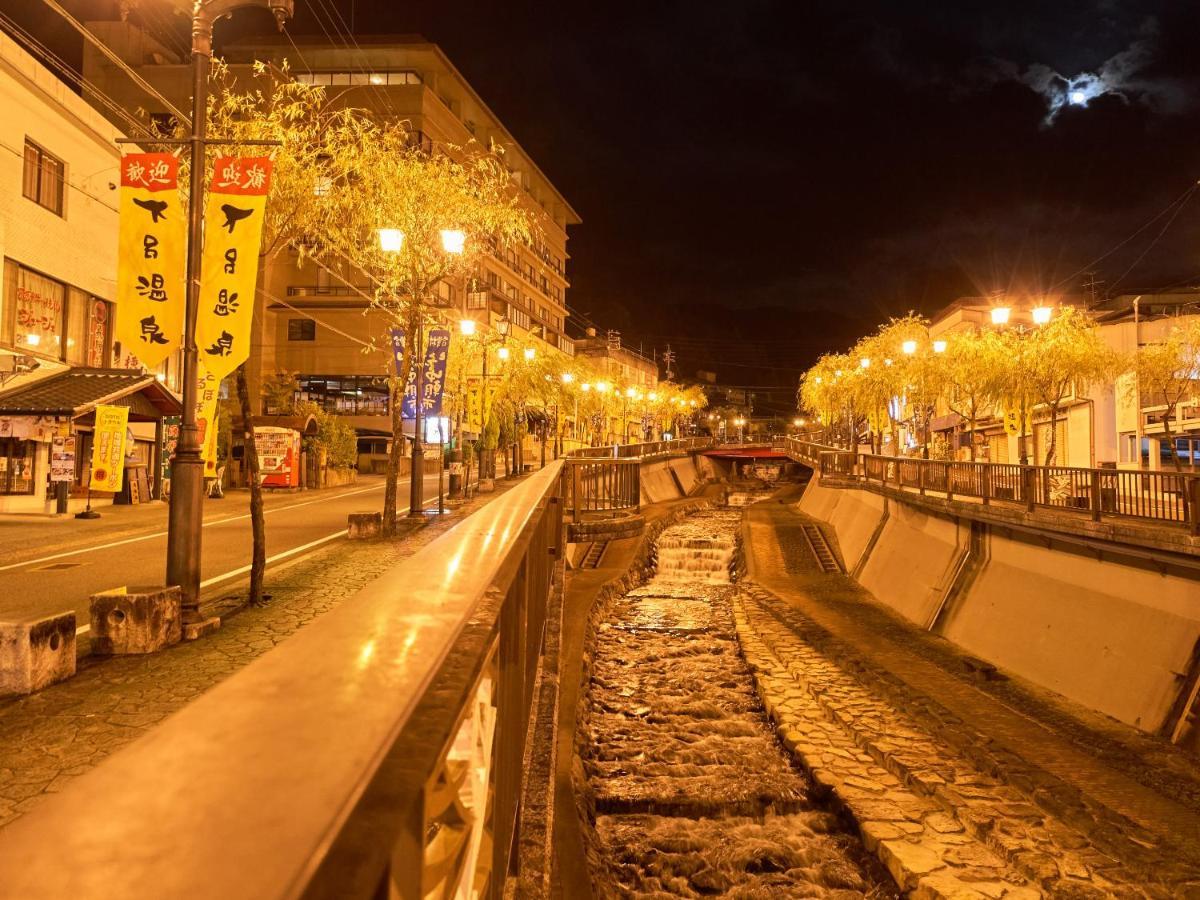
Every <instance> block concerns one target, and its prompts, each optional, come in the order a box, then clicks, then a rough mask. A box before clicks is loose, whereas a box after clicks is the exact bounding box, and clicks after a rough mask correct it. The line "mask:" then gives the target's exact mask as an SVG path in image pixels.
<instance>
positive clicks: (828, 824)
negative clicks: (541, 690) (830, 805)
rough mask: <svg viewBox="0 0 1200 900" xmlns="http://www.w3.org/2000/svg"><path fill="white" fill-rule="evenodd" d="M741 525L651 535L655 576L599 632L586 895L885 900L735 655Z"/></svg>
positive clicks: (700, 516) (711, 519) (702, 523)
mask: <svg viewBox="0 0 1200 900" xmlns="http://www.w3.org/2000/svg"><path fill="white" fill-rule="evenodd" d="M741 517H742V513H741V511H740V510H736V509H724V510H719V509H713V510H707V511H704V512H700V513H697V514H695V515H693V516H691V517H690V518H688V519H686V520H684V521H682V522H680V523H679V524H676V525H673V526H671V527H669V528H667V529H665V530H664V531H663V533H662V534H661V535H660V537H659V539H658V542H657V548H656V549H657V568H656V572H655V575H654V576H653V577H652V578H651V579H650V580H649V581H647V582H646V583H645V584H644V585H642V586H641V587H639V588H637V589H635V590H633V591H630V592H629V593H628V594H626V595H625V596H624V597H622V598H621V599H619V600H617V601H615V602H613V603H612V604H611V605H610V609H609V615H608V618H607V621H606V622H605V623H603V624H602V625H601V626H600V629H599V634H598V635H597V638H598V639H597V641H596V651H595V656H594V658H593V661H592V683H591V689H590V700H591V708H590V714H589V717H588V720H587V739H586V747H585V750H584V766H585V770H586V772H587V775H588V779H589V783H590V786H591V789H592V793H593V798H594V802H595V811H596V839H597V842H598V845H599V846H598V850H599V853H598V856H599V862H598V869H599V870H598V871H596V872H595V873H594V879H593V880H594V882H595V884H596V887H597V891H596V893H597V896H601V897H637V898H650V897H712V896H726V897H738V898H758V897H762V898H767V897H769V898H772V900H778V898H791V897H834V898H850V897H864V896H870V897H892V896H897V894H896V892H895V889H894V887H893V886H892V885H891V883H890V882H889V881H888V879H887V876H886V875H885V874H883V873H882V871H881V870H880V869H879V868H878V866H877V865H876V864H875V863H874V861H873V860H871V859H870V858H869V857H868V856H867V855H866V853H865V851H864V850H863V848H862V846H861V844H860V843H859V842H858V840H857V838H856V837H854V836H852V835H851V834H850V833H849V832H848V831H847V830H846V829H845V828H844V826H843V825H842V823H841V822H840V821H839V820H838V819H837V817H836V816H834V815H832V814H831V813H829V812H828V811H826V810H824V809H822V808H821V807H819V806H818V805H817V804H815V803H814V802H813V801H812V800H811V798H810V796H809V784H808V782H807V781H806V780H805V777H804V775H803V774H802V773H801V772H800V771H799V770H798V769H797V768H796V767H795V766H794V765H793V764H792V762H791V759H790V757H789V756H788V754H787V753H786V751H785V750H784V749H783V748H782V747H781V746H780V745H779V743H778V742H777V740H776V738H775V734H774V732H773V730H772V729H771V727H770V724H769V722H768V719H767V716H766V713H765V711H764V710H763V708H762V704H761V702H760V701H759V698H758V695H757V693H756V692H755V688H754V683H753V679H752V676H751V673H750V670H749V669H748V667H747V666H746V664H745V662H744V661H743V660H742V658H741V656H740V654H739V651H738V644H737V637H736V633H735V631H734V625H733V618H732V612H731V607H730V597H731V596H732V594H733V592H735V591H737V590H738V587H737V585H736V584H734V583H733V580H732V575H731V572H732V569H733V566H734V561H735V558H736V549H737V532H738V528H739V526H740V523H741Z"/></svg>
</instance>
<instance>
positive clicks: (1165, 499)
mask: <svg viewBox="0 0 1200 900" xmlns="http://www.w3.org/2000/svg"><path fill="white" fill-rule="evenodd" d="M787 450H788V453H789V455H790V456H792V458H793V459H797V460H799V461H800V462H803V463H805V464H807V465H810V466H812V467H813V468H814V469H816V470H818V471H819V472H821V474H822V475H831V476H834V477H838V478H849V479H853V480H856V481H861V482H864V483H871V484H879V485H888V486H890V487H893V488H896V489H898V490H901V491H914V492H916V493H918V494H926V495H928V494H932V495H935V496H940V497H944V498H945V499H946V500H956V499H965V500H977V501H979V502H980V503H982V504H984V505H989V504H992V503H996V502H999V503H1010V504H1019V505H1022V506H1024V507H1025V508H1026V509H1027V510H1029V511H1030V512H1032V511H1034V510H1035V509H1038V508H1043V509H1061V510H1072V511H1077V512H1080V513H1086V514H1090V516H1091V517H1092V519H1093V520H1095V521H1099V520H1100V518H1101V517H1102V516H1119V517H1125V518H1131V519H1147V520H1151V521H1155V522H1161V523H1167V524H1175V525H1186V526H1188V527H1190V528H1191V529H1192V532H1193V533H1194V534H1200V475H1195V474H1191V473H1186V472H1172V471H1165V470H1156V471H1147V470H1141V469H1089V468H1079V467H1075V466H1022V465H1017V464H1014V463H981V462H975V463H972V462H950V461H946V460H936V459H921V458H918V457H908V456H877V455H874V454H869V453H862V454H859V453H853V452H851V451H848V450H833V449H827V448H822V447H821V445H819V444H812V443H809V442H804V441H797V440H795V439H789V440H788V444H787Z"/></svg>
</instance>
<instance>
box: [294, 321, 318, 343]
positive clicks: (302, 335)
mask: <svg viewBox="0 0 1200 900" xmlns="http://www.w3.org/2000/svg"><path fill="white" fill-rule="evenodd" d="M316 339H317V323H316V322H314V321H313V320H312V319H288V340H289V341H315V340H316Z"/></svg>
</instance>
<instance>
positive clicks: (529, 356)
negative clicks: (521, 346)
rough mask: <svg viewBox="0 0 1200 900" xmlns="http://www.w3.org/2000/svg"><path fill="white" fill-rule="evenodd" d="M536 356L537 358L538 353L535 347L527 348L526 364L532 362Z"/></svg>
mask: <svg viewBox="0 0 1200 900" xmlns="http://www.w3.org/2000/svg"><path fill="white" fill-rule="evenodd" d="M535 356H537V351H536V350H535V349H533V347H526V348H525V362H532V361H533V358H534V357H535Z"/></svg>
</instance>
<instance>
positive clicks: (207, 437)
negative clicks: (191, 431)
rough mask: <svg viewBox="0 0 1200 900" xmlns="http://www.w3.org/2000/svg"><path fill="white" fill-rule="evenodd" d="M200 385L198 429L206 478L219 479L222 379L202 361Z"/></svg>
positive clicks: (197, 390)
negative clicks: (219, 399) (218, 446)
mask: <svg viewBox="0 0 1200 900" xmlns="http://www.w3.org/2000/svg"><path fill="white" fill-rule="evenodd" d="M198 377H199V380H200V384H199V385H198V386H197V389H196V429H197V431H198V432H199V433H198V435H197V437H198V439H199V441H200V447H201V448H202V449H203V456H204V477H205V478H216V477H217V431H218V427H217V426H218V423H217V416H218V410H217V399H218V394H219V393H220V390H221V379H220V378H218V377H217V376H216V375H214V374H213V373H212V372H211V371H209V369H208V367H207V366H206V365H205V364H204V361H203V360H201V361H200V370H199V374H198Z"/></svg>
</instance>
